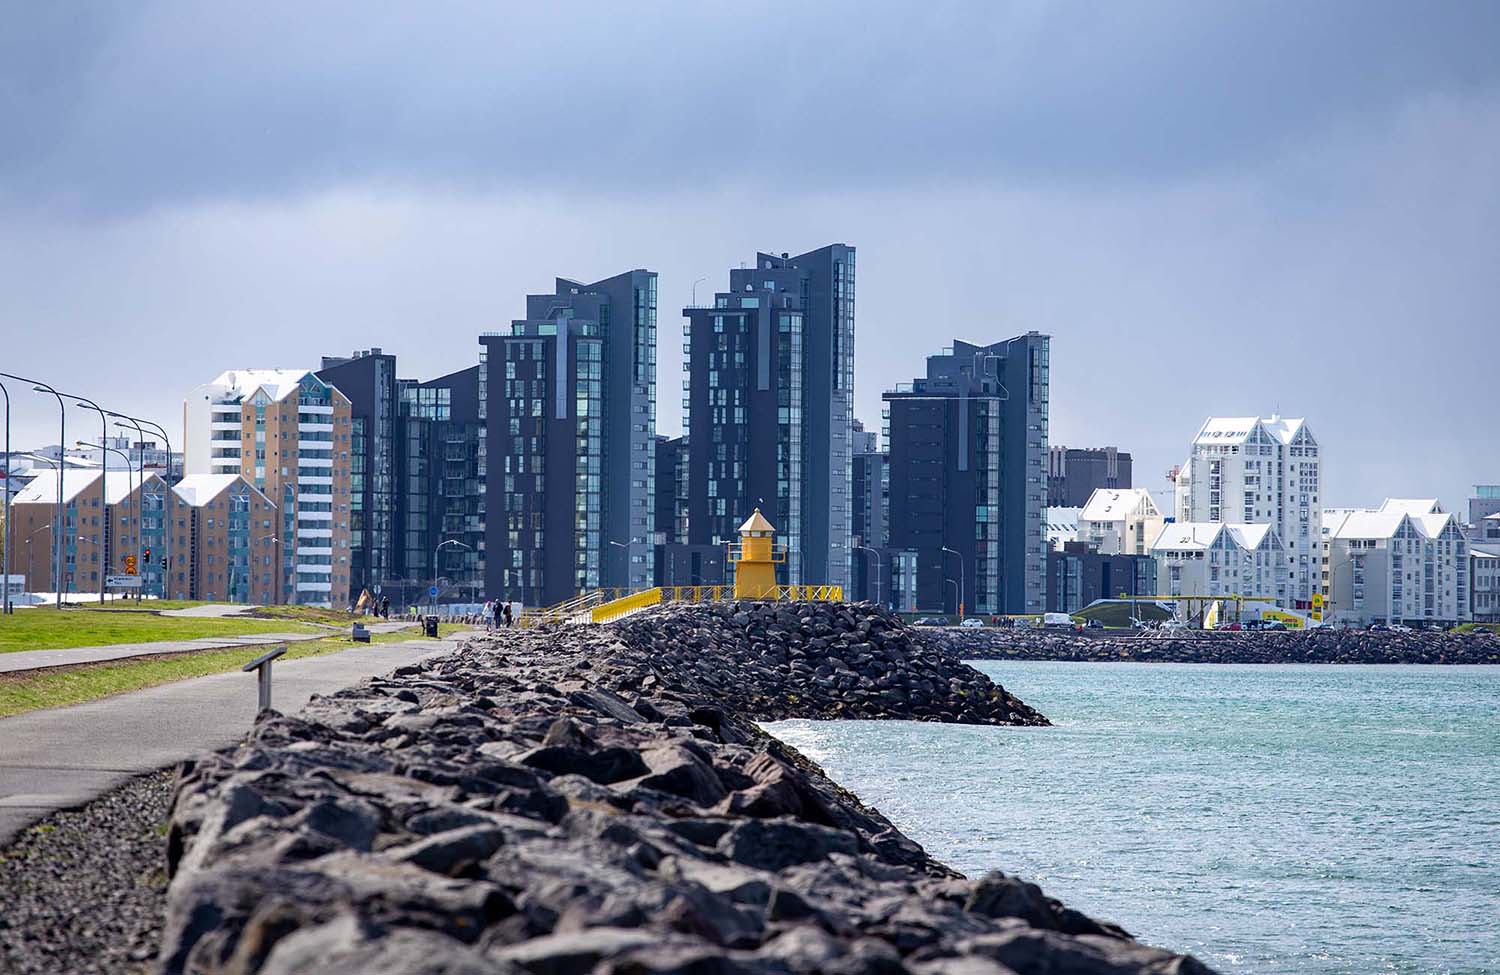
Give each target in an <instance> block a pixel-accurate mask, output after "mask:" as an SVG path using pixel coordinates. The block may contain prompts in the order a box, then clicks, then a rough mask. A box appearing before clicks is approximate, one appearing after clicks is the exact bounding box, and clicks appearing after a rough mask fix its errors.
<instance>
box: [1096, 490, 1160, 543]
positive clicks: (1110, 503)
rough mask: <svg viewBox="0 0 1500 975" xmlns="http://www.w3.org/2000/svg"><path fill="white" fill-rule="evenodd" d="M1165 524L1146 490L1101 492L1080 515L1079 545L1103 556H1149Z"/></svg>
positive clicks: (1098, 491)
mask: <svg viewBox="0 0 1500 975" xmlns="http://www.w3.org/2000/svg"><path fill="white" fill-rule="evenodd" d="M1165 523H1166V519H1165V518H1164V517H1163V516H1162V513H1161V511H1160V510H1158V508H1157V507H1156V502H1155V501H1153V500H1152V499H1151V493H1150V492H1149V491H1147V490H1146V489H1145V488H1121V489H1118V490H1115V489H1109V488H1101V489H1099V490H1097V491H1095V492H1094V493H1093V494H1091V495H1089V499H1088V502H1087V503H1086V504H1084V506H1083V510H1082V511H1081V512H1080V513H1079V515H1078V541H1080V542H1087V543H1088V544H1089V545H1090V546H1092V547H1093V548H1094V549H1095V550H1096V551H1098V552H1099V554H1101V555H1149V554H1150V552H1151V543H1152V542H1154V541H1156V536H1157V535H1158V534H1159V533H1160V532H1161V529H1162V525H1164V524H1165Z"/></svg>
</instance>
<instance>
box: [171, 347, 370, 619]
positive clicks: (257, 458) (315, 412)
mask: <svg viewBox="0 0 1500 975" xmlns="http://www.w3.org/2000/svg"><path fill="white" fill-rule="evenodd" d="M183 424H184V443H185V447H184V451H183V454H184V462H183V469H184V471H185V473H186V474H187V475H188V476H192V475H195V474H217V475H224V474H237V475H242V476H244V478H245V479H246V480H247V481H249V482H250V483H251V484H253V485H254V486H255V487H256V488H257V489H258V490H259V491H260V492H261V493H262V494H263V495H264V496H265V498H266V499H267V500H268V501H270V503H272V504H273V505H275V506H276V508H277V516H276V518H275V531H274V533H273V537H274V541H273V543H272V544H273V547H274V549H275V553H274V556H273V558H274V568H275V572H274V573H273V575H274V576H275V579H274V582H273V589H272V591H271V593H270V596H271V598H270V599H269V600H268V601H270V602H274V603H301V604H308V605H318V606H332V607H344V606H347V605H348V604H349V602H350V594H349V524H350V514H349V512H350V504H351V500H350V478H349V475H350V432H351V420H350V404H349V398H348V397H347V396H345V395H344V394H343V393H341V392H339V390H338V389H336V388H335V387H333V386H331V385H329V384H328V383H326V382H324V381H323V380H321V379H319V378H318V377H317V375H316V374H315V373H313V372H312V371H311V370H305V369H247V370H231V371H229V372H225V373H222V374H221V375H219V376H218V377H217V378H216V379H215V380H214V381H213V382H211V383H206V384H204V385H202V386H199V387H197V388H195V389H194V390H193V391H192V392H191V393H190V394H189V395H188V398H187V401H186V402H185V403H184V409H183ZM257 554H260V553H257Z"/></svg>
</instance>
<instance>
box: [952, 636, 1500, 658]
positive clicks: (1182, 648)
mask: <svg viewBox="0 0 1500 975" xmlns="http://www.w3.org/2000/svg"><path fill="white" fill-rule="evenodd" d="M922 638H923V639H925V640H927V641H928V642H929V643H930V644H931V645H932V646H935V647H940V648H941V649H943V650H944V651H946V652H947V653H949V654H951V655H953V656H954V657H955V658H956V659H964V660H1073V661H1094V662H1102V661H1121V660H1125V661H1138V662H1146V663H1152V662H1154V663H1189V664H1500V636H1496V635H1494V634H1484V633H1381V632H1374V633H1371V632H1367V631H1361V630H1336V629H1322V630H1306V631H1288V632H1285V633H1260V632H1254V633H1243V632H1241V633H1234V632H1225V631H1213V632H1206V631H1183V632H1178V633H1160V632H1158V633H1147V634H1142V635H1139V636H1136V635H1131V636H1094V635H1092V634H1090V633H1087V632H1085V633H1068V632H1055V631H1054V632H1049V631H1045V630H1040V631H1038V630H1004V629H983V630H979V629H967V630H966V629H959V628H953V629H932V630H925V631H923V633H922Z"/></svg>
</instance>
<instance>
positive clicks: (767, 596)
mask: <svg viewBox="0 0 1500 975" xmlns="http://www.w3.org/2000/svg"><path fill="white" fill-rule="evenodd" d="M734 598H735V595H734V586H656V587H654V588H651V589H641V590H636V591H633V592H632V591H631V590H629V589H593V590H590V591H589V592H586V593H583V594H581V595H579V596H575V597H574V598H572V599H567V600H564V601H563V602H560V603H557V604H556V605H554V606H548V607H546V608H545V609H538V610H533V611H531V612H528V613H524V614H522V616H521V620H520V622H521V625H522V626H541V625H543V624H546V623H568V622H573V623H582V622H588V623H609V622H612V621H614V620H617V619H620V618H622V617H624V616H627V615H629V614H630V613H634V612H636V611H637V610H641V609H645V608H646V607H647V606H655V605H658V604H660V603H713V602H719V601H721V600H725V599H734ZM752 598H754V599H763V600H777V601H782V600H803V601H807V602H818V603H833V602H839V601H841V600H843V598H844V587H843V586H772V587H770V588H768V589H766V590H765V591H764V592H761V593H758V594H757V595H755V596H754V597H752Z"/></svg>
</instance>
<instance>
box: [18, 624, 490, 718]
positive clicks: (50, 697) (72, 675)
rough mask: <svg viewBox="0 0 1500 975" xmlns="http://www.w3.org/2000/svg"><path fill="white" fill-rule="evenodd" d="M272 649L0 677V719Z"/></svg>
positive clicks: (333, 645)
mask: <svg viewBox="0 0 1500 975" xmlns="http://www.w3.org/2000/svg"><path fill="white" fill-rule="evenodd" d="M459 629H462V627H458V626H449V625H444V626H442V627H440V628H439V631H438V632H439V633H440V634H442V635H447V634H448V633H452V632H454V631H455V630H459ZM418 633H419V630H418V629H417V627H416V625H415V624H413V627H412V629H410V630H403V631H400V632H397V633H380V634H376V635H373V636H372V637H371V642H372V643H399V642H401V641H403V640H412V639H416V638H418ZM272 646H275V644H274V643H268V644H264V645H261V646H253V647H234V648H232V649H227V650H198V651H189V652H186V653H172V654H158V655H155V656H149V657H131V658H128V659H125V660H115V661H108V662H105V663H98V664H81V665H79V666H76V667H59V668H57V669H54V670H45V671H22V672H19V673H14V674H4V675H0V718H7V717H11V716H12V715H17V714H23V713H25V712H27V711H37V710H40V709H42V708H59V707H66V706H68V705H70V704H83V703H85V702H87V701H95V700H98V699H99V698H103V697H110V696H112V695H115V694H124V693H128V692H130V691H139V690H143V689H145V688H147V687H156V686H158V685H160V684H169V683H171V682H173V681H179V680H188V679H190V678H193V677H205V676H207V675H209V674H222V673H225V672H226V671H232V670H238V669H239V668H241V667H243V666H244V665H245V664H246V663H248V662H249V661H251V660H254V659H255V658H256V657H258V656H260V655H261V654H263V653H265V652H266V650H267V649H268V648H269V647H272ZM355 646H360V644H356V643H354V642H353V641H352V640H350V639H349V637H347V636H332V637H327V638H325V639H322V640H309V641H307V642H305V643H289V644H287V651H286V655H285V656H283V657H281V658H280V659H281V660H299V659H301V658H303V657H317V656H322V655H323V654H326V653H337V652H338V651H340V650H348V649H350V648H351V647H355Z"/></svg>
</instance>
